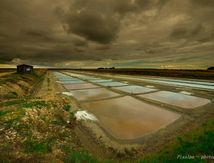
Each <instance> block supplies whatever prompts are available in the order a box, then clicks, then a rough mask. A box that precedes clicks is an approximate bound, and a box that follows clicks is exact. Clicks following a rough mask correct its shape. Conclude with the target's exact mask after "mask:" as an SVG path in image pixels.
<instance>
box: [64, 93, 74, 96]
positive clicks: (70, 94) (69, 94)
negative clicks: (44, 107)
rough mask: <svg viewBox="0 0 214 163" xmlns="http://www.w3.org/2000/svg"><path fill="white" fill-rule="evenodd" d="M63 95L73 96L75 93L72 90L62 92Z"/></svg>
mask: <svg viewBox="0 0 214 163" xmlns="http://www.w3.org/2000/svg"><path fill="white" fill-rule="evenodd" d="M62 94H63V95H66V96H73V94H72V93H71V92H62Z"/></svg>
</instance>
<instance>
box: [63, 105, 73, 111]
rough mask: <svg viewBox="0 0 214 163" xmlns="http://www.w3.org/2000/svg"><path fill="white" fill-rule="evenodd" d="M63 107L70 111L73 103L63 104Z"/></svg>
mask: <svg viewBox="0 0 214 163" xmlns="http://www.w3.org/2000/svg"><path fill="white" fill-rule="evenodd" d="M63 109H64V110H65V111H70V109H71V105H70V104H65V105H64V106H63Z"/></svg>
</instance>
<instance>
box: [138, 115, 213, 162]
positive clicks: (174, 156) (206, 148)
mask: <svg viewBox="0 0 214 163" xmlns="http://www.w3.org/2000/svg"><path fill="white" fill-rule="evenodd" d="M213 153H214V119H213V120H210V121H209V122H207V123H205V124H204V125H203V126H202V127H201V128H198V129H196V130H193V131H189V132H188V133H186V134H184V135H182V136H180V137H177V140H176V142H175V144H174V145H172V146H171V147H170V146H168V147H166V148H165V149H164V150H163V151H162V152H160V153H158V154H155V155H151V156H149V157H147V158H145V159H143V160H138V161H137V162H138V163H144V162H145V163H147V162H152V163H156V162H157V163H158V162H164V163H165V162H166V163H167V162H169V163H170V162H197V163H198V162H207V160H204V159H201V156H203V155H208V156H213ZM188 155H189V156H195V158H194V159H182V158H181V157H180V156H188ZM210 161H211V160H210Z"/></svg>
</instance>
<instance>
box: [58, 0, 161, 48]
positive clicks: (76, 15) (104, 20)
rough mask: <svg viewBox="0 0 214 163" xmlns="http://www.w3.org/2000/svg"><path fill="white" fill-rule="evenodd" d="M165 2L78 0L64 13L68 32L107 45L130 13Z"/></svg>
mask: <svg viewBox="0 0 214 163" xmlns="http://www.w3.org/2000/svg"><path fill="white" fill-rule="evenodd" d="M164 2H165V1H163V0H160V1H152V0H117V1H113V0H109V1H100V0H88V1H85V0H79V1H74V3H72V5H71V6H70V9H69V11H68V12H66V13H64V15H62V16H64V17H66V19H65V23H67V25H68V28H67V30H68V32H71V33H75V34H77V35H80V36H83V37H85V38H86V39H88V40H91V41H95V42H98V43H102V44H107V43H110V42H112V41H113V40H115V39H116V37H117V34H118V32H119V29H120V21H121V19H122V18H123V17H124V16H125V15H126V14H128V13H130V12H134V13H135V12H138V11H142V10H144V9H147V8H149V7H152V5H156V6H160V5H162V4H163V3H164Z"/></svg>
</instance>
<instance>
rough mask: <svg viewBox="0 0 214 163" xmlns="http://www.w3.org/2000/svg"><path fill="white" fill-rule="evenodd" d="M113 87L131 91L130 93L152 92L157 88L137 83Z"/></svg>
mask: <svg viewBox="0 0 214 163" xmlns="http://www.w3.org/2000/svg"><path fill="white" fill-rule="evenodd" d="M114 89H117V90H120V91H124V92H127V93H132V94H137V93H148V92H153V91H156V90H157V89H151V88H146V87H142V86H138V85H129V86H124V87H116V88H114Z"/></svg>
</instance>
